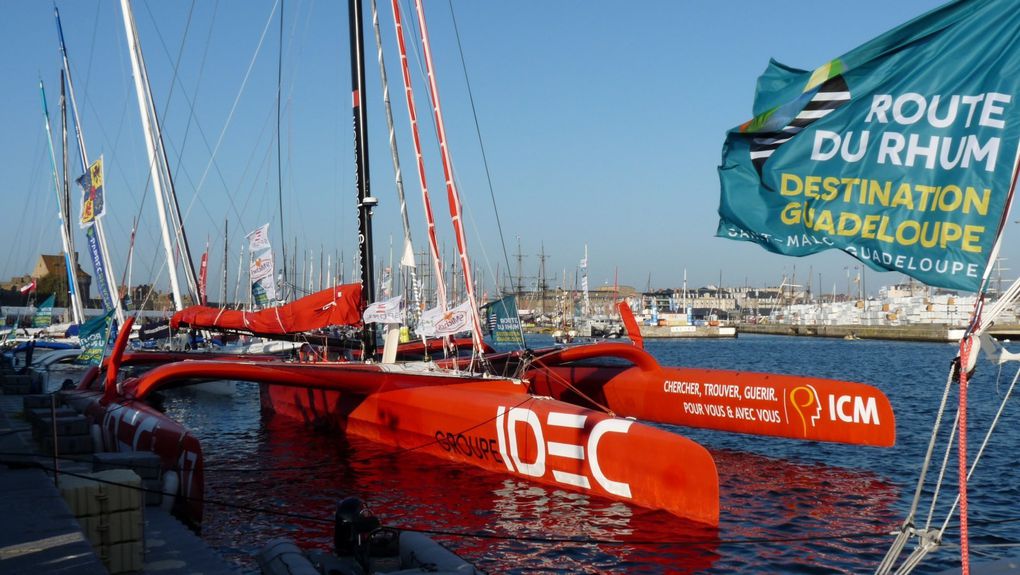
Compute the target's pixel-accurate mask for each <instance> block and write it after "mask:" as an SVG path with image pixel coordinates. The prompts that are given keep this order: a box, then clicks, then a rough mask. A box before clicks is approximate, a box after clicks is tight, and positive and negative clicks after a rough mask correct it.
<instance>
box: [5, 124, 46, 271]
mask: <svg viewBox="0 0 1020 575" xmlns="http://www.w3.org/2000/svg"><path fill="white" fill-rule="evenodd" d="M35 138H36V139H35V149H36V152H35V154H34V155H33V156H34V157H35V158H36V164H35V165H34V166H33V167H32V171H31V172H29V173H30V174H31V180H30V181H29V188H28V189H32V187H34V186H35V183H34V182H35V178H36V173H37V172H38V169H39V163H40V161H41V160H39V158H40V157H41V156H42V154H43V153H44V151H43V147H42V144H43V139H42V131H41V130H40V132H39V133H38V134H36V136H35ZM30 198H31V196H25V202H24V203H23V204H22V208H21V210H22V211H21V218H19V219H18V228H17V230H18V231H17V233H16V234H15V236H14V237H15V238H16V239H15V244H14V246H13V247H14V249H12V250H9V251H8V252H7V261H6V262H5V263H4V274H3V276H4V277H10V276H9V275H7V271H8V270H9V269H10V265H11V258H13V257H14V254H23V255H24V256H25V257H28V258H31V257H32V256H31V255H29V254H30V253H31V252H30V251H29V250H22V249H18V246H19V245H20V243H21V239H22V238H24V237H25V234H24V233H23V232H22V229H23V228H24V227H25V226H26V225H28V223H29V222H32V221H35V220H33V219H32V218H29V217H28V204H29V199H30ZM27 265H31V260H29V263H28V264H27ZM18 267H19V269H24V266H18Z"/></svg>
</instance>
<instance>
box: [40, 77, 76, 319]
mask: <svg viewBox="0 0 1020 575" xmlns="http://www.w3.org/2000/svg"><path fill="white" fill-rule="evenodd" d="M39 92H40V94H41V95H42V105H43V117H44V119H45V121H46V140H47V142H48V143H49V146H50V165H51V166H52V168H53V190H54V192H56V194H57V217H58V219H59V220H60V242H61V244H62V245H63V248H64V265H65V266H66V267H67V290H68V295H69V296H70V299H71V314H72V317H73V318H74V322H75V323H77V324H81V323H84V318H83V315H82V306H81V297H80V294H79V292H78V274H77V273H75V272H76V271H77V266H75V265H74V256H73V253H74V252H73V251H71V243H70V239H71V237H70V235H69V233H68V232H69V228H68V225H67V213H68V209H67V205H68V204H67V188H68V184H67V122H66V121H61V128H62V134H63V142H64V151H63V158H64V183H63V184H61V182H60V177H59V176H58V172H57V155H56V152H55V151H54V149H53V133H52V130H51V129H50V111H49V107H48V106H47V105H46V89H45V88H44V87H43V82H42V80H39ZM60 110H61V117H62V118H61V119H62V120H63V119H64V118H66V107H65V100H64V74H63V72H61V73H60Z"/></svg>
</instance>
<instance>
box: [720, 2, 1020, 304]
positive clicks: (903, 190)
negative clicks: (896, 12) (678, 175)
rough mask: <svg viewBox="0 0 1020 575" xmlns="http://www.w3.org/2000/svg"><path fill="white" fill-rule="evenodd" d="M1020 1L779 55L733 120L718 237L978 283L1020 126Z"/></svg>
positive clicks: (966, 284)
mask: <svg viewBox="0 0 1020 575" xmlns="http://www.w3.org/2000/svg"><path fill="white" fill-rule="evenodd" d="M1018 70H1020V11H1018V10H1016V9H1015V4H1014V3H1013V2H1012V1H1007V0H976V1H973V2H956V3H952V4H949V5H947V6H944V7H942V8H939V9H937V10H934V11H932V12H929V13H928V14H925V15H923V16H921V17H919V18H916V19H914V20H912V21H911V22H908V23H906V24H904V25H902V26H900V27H898V28H896V29H894V30H891V31H889V32H886V33H885V34H883V35H882V36H879V37H878V38H876V39H874V40H872V41H870V42H868V43H866V44H864V45H862V46H860V47H858V48H856V49H854V50H852V51H850V52H849V53H847V54H845V55H843V56H841V57H840V58H837V59H835V60H832V61H831V62H829V63H827V64H825V65H823V66H821V67H820V68H818V69H817V70H814V71H813V72H809V71H804V70H797V69H794V68H790V67H787V66H783V65H781V64H779V63H777V62H774V61H773V62H771V63H770V64H769V67H768V69H767V70H766V71H765V73H764V74H763V75H762V76H761V78H759V80H758V85H757V91H756V94H755V102H754V109H753V113H754V118H753V119H752V120H750V121H748V122H747V123H745V124H743V125H741V126H739V127H737V128H734V129H732V130H730V131H729V132H728V133H727V136H726V143H725V145H724V147H723V157H722V165H721V166H720V167H719V179H720V183H721V188H722V194H721V198H720V203H719V217H720V220H719V227H718V230H717V233H716V235H718V236H720V237H725V238H730V239H735V240H744V241H751V242H755V243H757V244H759V245H761V246H762V247H764V248H765V249H767V250H769V251H773V252H777V253H782V254H788V255H794V256H803V255H807V254H812V253H817V252H820V251H824V250H828V249H840V250H843V251H845V252H847V253H849V254H850V255H852V256H854V257H856V258H857V259H859V260H861V261H863V262H864V263H866V264H867V265H868V266H869V267H872V268H874V269H878V270H893V271H898V272H901V273H904V274H906V275H909V276H911V277H914V278H916V279H919V280H921V281H923V282H925V283H927V284H929V285H932V286H939V287H946V288H953V289H962V290H969V291H977V290H979V289H980V287H981V281H982V276H983V274H984V273H985V269H986V268H987V266H988V262H989V258H990V256H991V251H992V248H993V246H994V244H995V242H996V239H997V237H998V234H999V232H1000V231H1001V228H1002V225H1003V223H1004V217H1005V215H1004V213H1005V210H1006V208H1007V206H1008V204H1009V198H1010V197H1011V194H1012V189H1011V181H1012V175H1013V167H1014V163H1015V159H1016V157H1017V145H1018V140H1020V100H1018V99H1020V74H1018V73H1017V71H1018Z"/></svg>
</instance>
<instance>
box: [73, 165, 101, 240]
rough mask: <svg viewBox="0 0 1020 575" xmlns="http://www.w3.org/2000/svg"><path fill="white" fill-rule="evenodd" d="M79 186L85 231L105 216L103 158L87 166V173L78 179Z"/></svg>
mask: <svg viewBox="0 0 1020 575" xmlns="http://www.w3.org/2000/svg"><path fill="white" fill-rule="evenodd" d="M78 185H79V186H81V221H80V222H79V224H80V225H81V227H82V229H85V228H87V227H89V226H91V225H92V224H93V223H95V221H96V218H99V217H101V216H103V215H104V214H106V201H105V200H104V198H103V157H102V156H99V159H98V160H96V161H95V162H93V163H92V165H91V166H89V170H88V172H86V173H85V174H84V175H82V177H80V178H78Z"/></svg>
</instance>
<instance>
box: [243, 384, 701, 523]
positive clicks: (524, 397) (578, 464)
mask: <svg viewBox="0 0 1020 575" xmlns="http://www.w3.org/2000/svg"><path fill="white" fill-rule="evenodd" d="M327 369H328V368H327ZM343 372H344V369H343V367H342V366H339V367H338V368H337V369H335V370H334V374H333V375H334V377H336V383H335V384H333V385H330V386H328V387H320V388H310V389H295V388H294V387H288V386H281V385H264V386H263V387H262V391H263V405H264V407H266V408H267V409H270V410H272V411H273V412H275V413H276V414H278V415H282V416H285V417H289V418H293V419H297V420H300V421H304V422H305V423H307V424H310V425H328V426H330V427H335V428H339V429H342V430H345V431H346V432H347V433H352V434H355V435H359V436H362V437H365V438H368V439H371V440H373V441H377V442H380V443H383V444H386V445H391V446H393V447H398V448H402V449H414V450H417V451H422V452H425V453H429V454H432V455H435V456H437V457H442V458H444V459H448V460H451V461H456V462H460V463H469V464H471V465H475V466H478V467H481V468H483V469H486V470H489V471H493V472H497V473H507V474H510V475H514V476H517V477H521V478H525V479H530V480H533V481H537V482H539V483H543V484H546V485H552V486H555V487H560V488H563V489H569V490H574V491H581V492H585V493H591V494H593V495H598V496H602V497H608V498H611V499H616V500H622V501H627V502H630V503H634V504H637V505H640V506H643V507H650V508H656V509H664V510H666V511H669V512H671V513H673V514H675V515H678V516H681V517H685V518H688V519H692V520H694V521H698V522H702V523H707V524H709V525H713V526H714V525H717V524H718V520H719V508H718V502H719V486H718V477H717V474H716V469H715V463H714V461H713V460H712V457H711V455H710V454H709V453H708V452H707V451H706V450H705V449H704V448H703V447H701V446H700V445H698V444H696V443H694V442H692V441H690V440H688V439H686V438H683V437H680V436H677V435H675V434H671V433H667V432H665V431H662V430H659V429H655V428H652V427H648V426H645V425H642V424H640V423H635V422H633V421H631V420H625V419H618V418H613V417H610V416H607V415H604V414H602V413H598V412H595V411H591V410H587V409H584V408H581V407H577V406H575V405H571V404H567V403H563V402H560V401H555V400H551V399H548V398H537V397H535V396H532V395H530V394H529V393H527V391H526V390H525V389H524V388H523V386H522V385H521V384H519V383H515V382H513V381H511V380H504V379H482V378H460V377H457V378H451V377H444V376H436V375H428V376H422V375H409V374H406V373H400V374H393V373H389V374H376V376H375V377H377V378H380V379H382V380H384V382H383V383H382V385H380V387H379V389H378V391H376V392H375V393H371V394H368V395H361V394H358V393H349V392H342V391H339V390H338V388H341V387H343V386H344V383H343V381H344V380H345V379H346V375H345V374H344V373H343Z"/></svg>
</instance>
